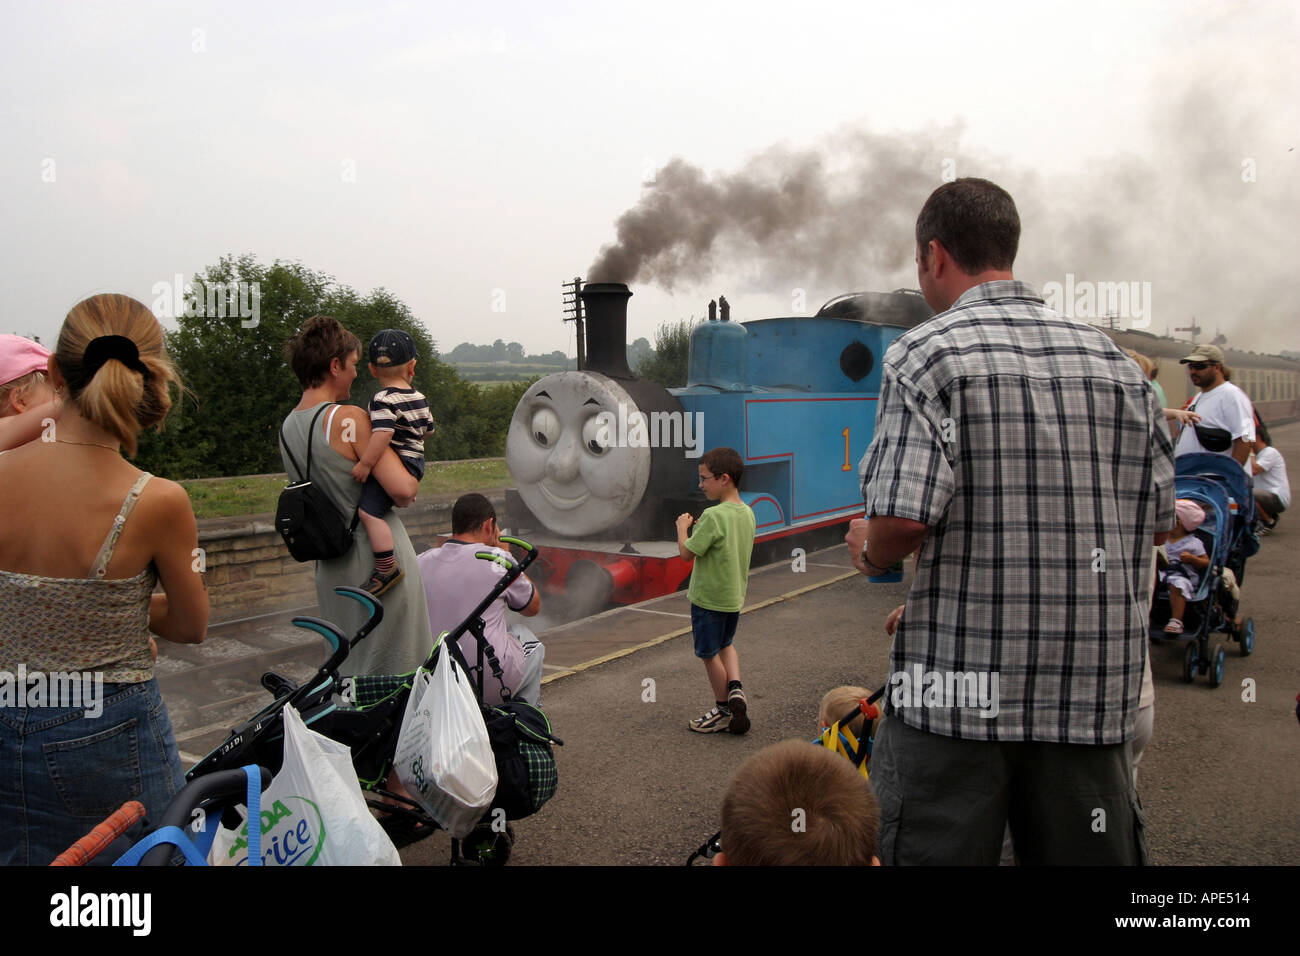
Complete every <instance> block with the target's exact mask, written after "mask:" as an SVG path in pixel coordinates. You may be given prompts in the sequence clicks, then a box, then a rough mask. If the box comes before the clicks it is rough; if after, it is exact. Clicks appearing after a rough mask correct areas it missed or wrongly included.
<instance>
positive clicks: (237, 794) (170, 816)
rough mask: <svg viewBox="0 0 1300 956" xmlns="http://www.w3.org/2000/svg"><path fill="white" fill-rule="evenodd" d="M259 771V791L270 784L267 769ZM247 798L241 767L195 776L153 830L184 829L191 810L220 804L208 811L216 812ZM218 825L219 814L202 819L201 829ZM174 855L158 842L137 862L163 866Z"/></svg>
mask: <svg viewBox="0 0 1300 956" xmlns="http://www.w3.org/2000/svg"><path fill="white" fill-rule="evenodd" d="M259 769H260V770H261V774H262V790H266V788H267V787H269V786H270V785H271V771H270V770H268V769H266V767H261V768H259ZM247 795H248V774H246V773H245V772H244V770H243V768H242V767H241V768H239V769H236V770H220V771H218V772H216V773H210V774H207V775H206V776H203V777H196V778H194V779H193V780H191V781H190V782H189V783H187V784H186V785H185V786H183V787H181V789H180V790H179V791H177V793H176V795H175V796H174V797H172V799H171V802H170V803H169V804H167V809H166V810H164V811H163V815H162V820H161V821H159V823H158V826H157V828H156V829H159V830H161V829H164V828H165V827H178V828H179V829H181V830H184V829H185V828H186V827H188V826H189V825H190V824H191V823H192V822H193V820H194V811H195V810H197V809H198V808H199V807H201V806H203V805H204V804H205V803H213V802H220V803H221V804H222V806H220V807H212V808H211V809H212V810H213V812H214V813H216V811H217V810H218V809H219V810H222V811H224V810H225V809H226V806H227V805H229V806H233V805H234V803H243V802H244V800H245V799H246V798H247ZM231 801H233V803H232V802H231ZM205 809H207V808H205ZM220 825H221V817H220V814H216V817H215V819H205V821H204V826H220ZM173 853H175V848H174V847H173V846H171V845H170V844H168V843H160V844H159V845H158V846H156V847H154V848H153V849H152V850H150V851H149V852H148V853H146V854H145V855H144V857H143V858H142V859H141V860H140V865H141V866H166V865H167V864H168V863H169V862H170V861H171V858H172V854H173Z"/></svg>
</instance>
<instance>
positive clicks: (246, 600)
mask: <svg viewBox="0 0 1300 956" xmlns="http://www.w3.org/2000/svg"><path fill="white" fill-rule="evenodd" d="M484 493H485V494H486V495H487V496H488V498H489V499H491V501H492V504H493V505H495V506H496V508H497V511H498V512H504V510H505V490H504V489H499V488H498V489H488V490H486V491H485V492H484ZM457 497H459V496H457V495H444V496H439V497H434V498H431V499H429V500H427V501H426V500H420V501H417V502H416V503H415V504H414V505H412V506H411V507H410V508H407V509H405V510H402V511H399V512H398V513H399V514H400V515H401V517H402V524H404V525H405V526H406V533H407V534H408V535H410V537H411V543H412V544H413V545H414V546H415V550H416V552H417V553H418V552H420V551H425V550H427V549H428V548H431V547H432V546H433V543H434V539H435V538H436V537H437V535H438V534H439V533H443V534H446V533H449V532H450V531H451V506H452V504H453V503H454V502H455V500H456V498H457ZM273 518H274V515H269V514H264V515H249V516H244V517H240V518H207V519H204V520H202V521H200V522H199V547H200V548H202V549H203V551H204V560H205V562H206V570H205V572H204V579H205V580H206V581H207V585H208V597H209V599H210V600H211V603H212V614H211V622H212V623H213V624H219V623H221V622H223V621H231V620H235V619H237V618H245V617H252V616H255V615H258V614H267V613H270V612H273V611H287V610H290V609H292V608H301V607H309V606H312V605H314V604H315V603H316V583H315V579H314V577H313V574H314V568H315V565H314V564H311V563H307V564H299V563H298V562H297V561H295V560H294V559H293V558H291V557H290V556H289V551H288V549H287V548H286V547H285V545H284V541H283V540H282V539H281V538H280V535H279V533H278V532H277V531H276V530H275V526H274V524H273ZM359 583H360V582H358V584H359Z"/></svg>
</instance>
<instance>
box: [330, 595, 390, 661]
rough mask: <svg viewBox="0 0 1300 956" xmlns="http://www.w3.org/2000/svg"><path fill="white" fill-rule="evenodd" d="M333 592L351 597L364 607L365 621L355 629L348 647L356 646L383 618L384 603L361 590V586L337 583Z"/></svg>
mask: <svg viewBox="0 0 1300 956" xmlns="http://www.w3.org/2000/svg"><path fill="white" fill-rule="evenodd" d="M334 593H335V594H337V595H340V596H341V597H345V598H351V599H352V600H354V601H356V602H357V603H358V604H360V605H361V606H362V607H364V608H365V609H366V614H367V615H368V617H367V618H366V622H365V623H364V624H362V625H361V627H360V628H359V629H358V630H357V636H356V637H354V638H352V642H351V643H350V644H349V646H350V647H356V646H357V644H358V643H359V642H360V641H362V640H364V639H365V637H366V635H367V634H369V633H370V632H371V631H373V630H374V629H375V628H377V627H378V626H379V625H380V623H381V622H382V621H383V620H384V605H383V604H381V603H380V601H379V599H378V598H377V597H375V596H374V595H373V594H371V593H370V592H369V591H363V590H361V588H354V587H347V586H345V585H339V586H338V587H336V588H335V589H334Z"/></svg>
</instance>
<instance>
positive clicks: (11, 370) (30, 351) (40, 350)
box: [0, 335, 50, 385]
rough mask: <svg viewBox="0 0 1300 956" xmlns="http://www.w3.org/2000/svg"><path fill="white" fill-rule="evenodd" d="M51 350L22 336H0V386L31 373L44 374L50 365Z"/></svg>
mask: <svg viewBox="0 0 1300 956" xmlns="http://www.w3.org/2000/svg"><path fill="white" fill-rule="evenodd" d="M49 360H50V350H49V349H47V348H46V347H45V346H43V345H41V344H39V343H37V342H33V341H32V340H31V339H25V338H23V337H22V336H21V335H0V385H8V384H9V383H10V382H12V381H13V380H14V379H19V378H22V377H23V376H24V375H27V374H29V373H30V372H43V371H45V367H46V366H47V365H48V364H49Z"/></svg>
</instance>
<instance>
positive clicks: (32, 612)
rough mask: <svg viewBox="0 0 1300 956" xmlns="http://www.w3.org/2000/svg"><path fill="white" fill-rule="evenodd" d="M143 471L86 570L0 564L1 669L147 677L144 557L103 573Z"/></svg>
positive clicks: (132, 680) (119, 679)
mask: <svg viewBox="0 0 1300 956" xmlns="http://www.w3.org/2000/svg"><path fill="white" fill-rule="evenodd" d="M150 477H152V476H151V475H149V474H148V473H147V472H145V473H143V474H141V475H140V477H139V478H138V479H136V482H135V484H133V485H132V486H131V490H130V491H128V492H127V495H126V500H124V501H123V502H122V509H121V510H120V511H119V512H118V513H117V517H116V518H114V519H113V527H112V528H111V529H109V532H108V537H107V538H105V539H104V544H103V545H102V546H101V547H100V549H99V554H98V555H97V556H96V558H95V563H94V564H93V565H92V567H91V569H90V575H89V576H88V577H85V578H47V577H41V576H40V575H36V574H17V573H15V572H13V571H0V671H7V672H9V673H10V674H15V675H16V674H18V673H19V665H23V667H24V668H25V671H26V673H28V674H33V673H35V672H38V671H39V672H43V673H46V674H53V673H58V672H60V671H63V672H68V671H95V672H99V673H102V674H103V675H104V677H103V679H104V681H105V682H106V683H120V684H137V683H140V682H142V681H147V680H149V679H150V678H152V677H153V656H152V654H151V653H150V651H149V596H150V595H151V594H152V593H153V589H154V585H155V584H157V582H158V574H157V571H156V570H155V569H154V566H153V565H152V564H151V565H149V567H147V568H145V569H144V570H143V571H141V572H140V573H139V574H137V575H135V576H134V577H130V578H119V579H108V578H105V577H104V575H105V574H106V573H107V571H108V564H109V562H110V561H111V560H112V558H113V549H114V548H115V547H117V539H118V536H119V535H121V533H122V527H123V525H125V524H126V519H127V518H128V517H129V516H130V514H131V509H132V508H134V507H135V503H136V501H138V500H139V498H140V494H141V492H143V491H144V486H145V483H146V482H148V480H149V479H150Z"/></svg>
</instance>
